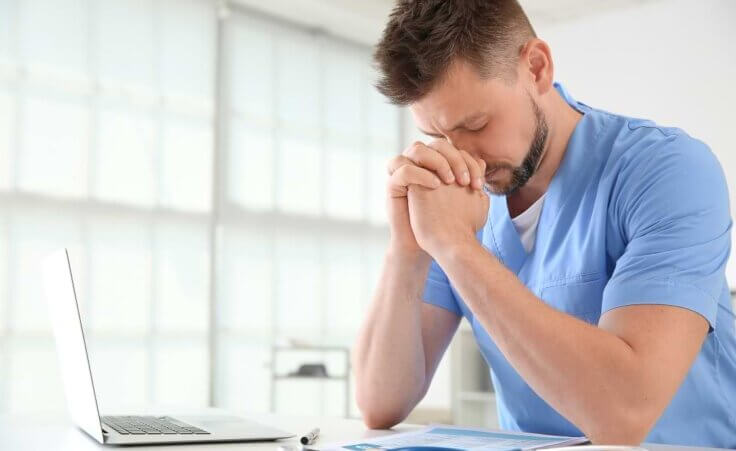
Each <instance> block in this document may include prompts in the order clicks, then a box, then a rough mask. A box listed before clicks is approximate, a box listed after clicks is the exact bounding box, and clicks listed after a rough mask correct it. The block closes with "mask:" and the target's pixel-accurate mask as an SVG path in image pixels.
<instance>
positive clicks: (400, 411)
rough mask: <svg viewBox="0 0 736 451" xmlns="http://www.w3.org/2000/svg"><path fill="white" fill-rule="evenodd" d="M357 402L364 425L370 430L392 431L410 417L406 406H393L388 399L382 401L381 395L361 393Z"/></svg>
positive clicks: (358, 394)
mask: <svg viewBox="0 0 736 451" xmlns="http://www.w3.org/2000/svg"><path fill="white" fill-rule="evenodd" d="M356 401H357V404H358V409H359V410H360V414H361V416H362V418H363V423H365V425H366V427H368V428H369V429H390V428H392V427H394V426H396V425H397V424H399V423H401V422H402V421H403V420H404V419H405V418H406V417H407V416H408V415H409V412H408V409H407V408H406V407H405V406H400V405H392V404H394V403H392V402H390V401H389V400H388V399H381V396H380V394H370V393H361V392H360V391H359V392H358V393H357V397H356Z"/></svg>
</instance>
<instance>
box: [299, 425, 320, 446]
mask: <svg viewBox="0 0 736 451" xmlns="http://www.w3.org/2000/svg"><path fill="white" fill-rule="evenodd" d="M317 437H319V428H314V429H312V430H311V431H309V432H307V433H306V434H304V435H303V436H302V438H300V439H299V442H300V443H301V444H302V445H311V444H312V443H314V441H315V440H317Z"/></svg>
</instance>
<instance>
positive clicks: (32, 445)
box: [0, 411, 716, 451]
mask: <svg viewBox="0 0 736 451" xmlns="http://www.w3.org/2000/svg"><path fill="white" fill-rule="evenodd" d="M199 412H200V413H201V411H199ZM214 412H216V411H214ZM246 418H249V419H251V420H253V421H257V422H259V423H262V424H266V425H271V426H274V427H277V428H279V429H283V430H286V431H289V432H293V433H294V434H297V436H298V435H301V434H303V433H306V432H308V431H309V430H310V429H312V428H315V427H319V428H320V430H321V432H320V438H319V440H318V441H317V443H316V445H317V446H318V445H319V444H326V443H334V442H339V441H344V440H353V439H360V438H368V437H376V436H381V435H386V434H391V433H393V432H403V431H409V430H412V429H415V428H417V427H420V426H416V425H408V424H402V425H399V426H397V427H396V428H394V429H392V430H388V431H375V430H368V429H366V427H365V426H364V425H363V423H362V422H361V421H359V420H346V419H342V418H319V417H293V416H284V415H270V414H267V415H257V416H256V415H252V416H246ZM297 439H298V437H297V438H293V439H288V440H279V441H276V442H256V443H213V444H193V445H156V446H135V447H104V446H102V445H100V444H98V443H97V442H96V441H94V440H93V439H91V438H90V437H89V436H87V434H85V433H84V432H82V431H80V430H79V429H77V428H76V427H74V426H72V425H71V423H69V420H65V419H63V418H58V417H53V418H50V417H33V418H31V417H21V418H18V417H0V450H3V451H5V450H12V451H27V450H34V451H36V450H38V451H48V450H59V451H72V450H73V451H86V450H100V449H105V450H111V449H112V450H130V451H163V450H166V451H168V450H176V451H195V450H196V451H205V450H214V451H232V450H247V451H265V450H269V451H275V450H276V448H278V446H279V445H280V444H284V443H287V444H291V445H298V442H297ZM644 446H645V447H646V448H647V449H649V450H652V451H686V450H688V451H690V450H696V449H697V450H703V449H706V448H691V447H682V446H666V445H644ZM707 449H716V448H707Z"/></svg>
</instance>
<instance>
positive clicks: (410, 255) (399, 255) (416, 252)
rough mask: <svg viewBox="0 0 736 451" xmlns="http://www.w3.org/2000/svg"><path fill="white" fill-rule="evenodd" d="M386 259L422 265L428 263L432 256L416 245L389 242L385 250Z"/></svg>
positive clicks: (409, 264)
mask: <svg viewBox="0 0 736 451" xmlns="http://www.w3.org/2000/svg"><path fill="white" fill-rule="evenodd" d="M386 259H388V260H390V261H392V262H395V263H399V264H402V265H407V266H423V265H425V264H427V265H428V264H429V263H430V261H431V260H432V257H431V256H430V255H429V254H428V253H427V252H426V251H424V249H422V248H420V247H418V246H401V245H398V244H395V243H390V244H389V246H388V250H387V251H386Z"/></svg>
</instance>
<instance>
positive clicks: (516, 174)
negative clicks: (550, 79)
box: [486, 95, 549, 196]
mask: <svg viewBox="0 0 736 451" xmlns="http://www.w3.org/2000/svg"><path fill="white" fill-rule="evenodd" d="M529 101H530V102H531V104H532V110H533V111H534V119H535V124H536V125H535V129H534V137H533V138H532V142H531V144H530V145H529V150H528V151H527V153H526V156H525V157H524V160H523V161H522V163H521V165H520V166H511V165H509V164H497V165H493V166H489V167H488V168H487V169H486V175H488V174H491V173H492V172H494V171H495V172H497V171H499V170H507V171H510V172H511V177H510V180H509V181H508V182H506V183H492V182H490V181H487V182H486V187H487V189H488V190H489V191H490V192H492V193H493V194H499V195H503V196H508V195H510V194H513V193H514V192H516V190H518V189H519V188H521V187H522V186H524V185H526V183H527V182H528V181H529V179H530V178H532V176H533V175H534V173H536V172H537V168H538V167H539V162H540V161H541V160H542V155H544V148H545V146H546V145H547V135H548V133H549V127H548V126H547V120H546V119H545V117H544V113H542V110H540V109H539V105H537V102H535V101H534V99H533V98H532V97H531V95H529ZM486 179H487V177H486Z"/></svg>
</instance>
